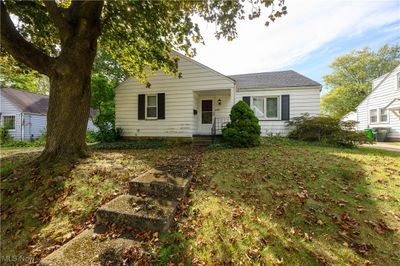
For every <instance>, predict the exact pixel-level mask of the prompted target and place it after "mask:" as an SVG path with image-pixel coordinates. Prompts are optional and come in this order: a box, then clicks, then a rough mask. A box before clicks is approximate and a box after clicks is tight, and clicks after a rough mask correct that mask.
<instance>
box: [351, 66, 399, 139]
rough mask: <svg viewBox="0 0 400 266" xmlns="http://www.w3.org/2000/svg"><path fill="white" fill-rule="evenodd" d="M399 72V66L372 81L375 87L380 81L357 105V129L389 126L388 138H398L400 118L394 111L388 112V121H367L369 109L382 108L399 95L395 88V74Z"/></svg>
mask: <svg viewBox="0 0 400 266" xmlns="http://www.w3.org/2000/svg"><path fill="white" fill-rule="evenodd" d="M399 72H400V66H398V67H397V68H396V70H395V71H393V72H392V73H391V74H390V75H389V76H388V77H387V78H386V79H385V80H383V79H384V78H385V77H386V75H384V76H382V77H379V78H377V79H375V80H374V81H373V87H374V88H375V87H376V86H378V85H379V84H380V83H381V81H382V80H383V83H381V84H380V85H379V86H378V87H377V88H376V89H374V90H373V91H372V92H371V93H370V95H368V97H367V98H366V99H365V100H364V101H363V102H362V103H361V104H360V105H359V106H358V107H357V121H358V122H359V124H358V126H357V129H358V130H363V129H366V128H375V127H389V128H391V129H390V131H391V132H390V134H389V135H388V137H389V138H396V139H397V138H400V118H399V117H398V116H396V114H395V113H393V112H389V121H388V123H374V124H371V123H370V121H369V110H371V109H378V108H384V107H385V106H387V105H388V104H389V103H390V102H391V101H393V99H394V98H399V97H400V90H399V89H398V88H397V80H396V75H397V73H399Z"/></svg>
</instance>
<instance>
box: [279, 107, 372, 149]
mask: <svg viewBox="0 0 400 266" xmlns="http://www.w3.org/2000/svg"><path fill="white" fill-rule="evenodd" d="M356 123H357V122H356V121H340V119H338V118H334V117H330V116H314V117H312V116H310V115H309V114H305V115H303V116H299V117H296V118H294V119H293V120H291V121H288V122H286V125H287V126H288V127H292V128H293V129H292V130H291V131H290V133H289V135H288V136H289V138H292V139H297V140H304V141H318V142H321V143H326V144H330V145H335V146H343V147H354V146H355V145H360V144H364V143H370V142H371V140H369V139H368V137H367V135H366V134H365V133H364V132H357V131H354V130H353V129H354V127H355V125H356Z"/></svg>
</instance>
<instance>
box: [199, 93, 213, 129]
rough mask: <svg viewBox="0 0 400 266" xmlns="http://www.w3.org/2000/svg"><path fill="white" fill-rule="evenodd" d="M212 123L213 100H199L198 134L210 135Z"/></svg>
mask: <svg viewBox="0 0 400 266" xmlns="http://www.w3.org/2000/svg"><path fill="white" fill-rule="evenodd" d="M213 121H214V112H213V100H211V99H207V100H206V99H204V100H201V113H200V121H199V122H200V123H199V133H200V134H204V135H211V127H212V124H213Z"/></svg>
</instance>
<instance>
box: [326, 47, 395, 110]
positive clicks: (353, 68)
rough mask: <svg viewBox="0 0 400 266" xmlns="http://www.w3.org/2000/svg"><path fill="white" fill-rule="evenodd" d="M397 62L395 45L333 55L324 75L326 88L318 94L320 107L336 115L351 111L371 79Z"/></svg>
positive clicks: (363, 96) (368, 90) (368, 87)
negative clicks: (329, 66)
mask: <svg viewBox="0 0 400 266" xmlns="http://www.w3.org/2000/svg"><path fill="white" fill-rule="evenodd" d="M399 64H400V46H399V45H393V46H389V45H384V46H383V47H382V48H380V49H379V50H378V51H373V50H372V49H370V48H368V47H367V48H364V49H362V50H355V51H352V52H351V53H349V54H346V55H343V56H340V57H338V58H336V59H335V61H334V62H333V63H332V64H331V68H332V73H331V74H329V75H326V76H324V81H325V85H326V86H327V87H328V88H329V89H330V91H329V92H328V93H327V94H326V95H324V96H323V97H322V101H321V108H322V111H323V112H324V113H326V114H329V115H332V116H335V117H338V118H340V117H343V116H344V115H346V114H347V113H349V112H351V111H354V110H355V108H356V107H357V106H358V105H359V104H360V103H361V101H362V100H364V99H365V97H367V96H368V94H369V93H370V92H371V90H372V80H373V79H375V78H378V77H380V76H382V75H383V74H385V73H388V72H390V71H392V70H393V69H394V68H395V67H396V66H398V65H399Z"/></svg>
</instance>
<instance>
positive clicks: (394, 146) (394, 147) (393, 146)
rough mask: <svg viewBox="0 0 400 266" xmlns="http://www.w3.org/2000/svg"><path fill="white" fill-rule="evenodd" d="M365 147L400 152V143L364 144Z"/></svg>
mask: <svg viewBox="0 0 400 266" xmlns="http://www.w3.org/2000/svg"><path fill="white" fill-rule="evenodd" d="M363 146H364V147H369V148H374V149H381V150H387V151H394V152H400V142H377V143H375V144H364V145H363Z"/></svg>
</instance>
